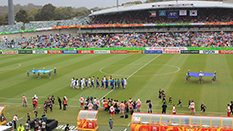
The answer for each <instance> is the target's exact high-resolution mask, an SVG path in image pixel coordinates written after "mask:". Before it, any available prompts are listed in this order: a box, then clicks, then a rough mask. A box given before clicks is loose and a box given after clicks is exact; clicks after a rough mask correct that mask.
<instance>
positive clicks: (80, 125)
mask: <svg viewBox="0 0 233 131" xmlns="http://www.w3.org/2000/svg"><path fill="white" fill-rule="evenodd" d="M98 112H99V111H97V110H80V111H79V113H78V117H77V130H91V131H96V130H97V129H98V128H99V126H98V118H97V115H98Z"/></svg>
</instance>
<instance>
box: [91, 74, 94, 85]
mask: <svg viewBox="0 0 233 131" xmlns="http://www.w3.org/2000/svg"><path fill="white" fill-rule="evenodd" d="M94 81H95V79H94V76H93V77H92V79H91V87H95V86H94Z"/></svg>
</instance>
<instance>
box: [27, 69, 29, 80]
mask: <svg viewBox="0 0 233 131" xmlns="http://www.w3.org/2000/svg"><path fill="white" fill-rule="evenodd" d="M27 76H28V79H30V73H29V70H27Z"/></svg>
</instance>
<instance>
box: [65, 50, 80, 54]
mask: <svg viewBox="0 0 233 131" xmlns="http://www.w3.org/2000/svg"><path fill="white" fill-rule="evenodd" d="M77 53H78V51H77V50H63V51H62V54H77Z"/></svg>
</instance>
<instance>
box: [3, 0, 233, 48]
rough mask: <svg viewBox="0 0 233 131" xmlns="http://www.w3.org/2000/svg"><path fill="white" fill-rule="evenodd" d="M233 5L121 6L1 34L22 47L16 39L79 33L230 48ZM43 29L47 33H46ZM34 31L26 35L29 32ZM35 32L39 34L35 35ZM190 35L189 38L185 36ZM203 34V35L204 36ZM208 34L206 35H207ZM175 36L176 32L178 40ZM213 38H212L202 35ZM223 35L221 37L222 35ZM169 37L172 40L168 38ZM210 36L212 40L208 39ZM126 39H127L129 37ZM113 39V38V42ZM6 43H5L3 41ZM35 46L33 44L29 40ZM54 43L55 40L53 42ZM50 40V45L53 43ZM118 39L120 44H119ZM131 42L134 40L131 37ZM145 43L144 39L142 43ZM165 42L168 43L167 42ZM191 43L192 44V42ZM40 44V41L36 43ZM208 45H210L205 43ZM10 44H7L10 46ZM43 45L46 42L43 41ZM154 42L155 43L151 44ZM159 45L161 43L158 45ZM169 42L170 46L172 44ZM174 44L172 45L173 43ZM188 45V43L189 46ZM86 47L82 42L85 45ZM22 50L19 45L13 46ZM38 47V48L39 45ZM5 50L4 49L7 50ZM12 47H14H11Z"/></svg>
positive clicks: (12, 28)
mask: <svg viewBox="0 0 233 131" xmlns="http://www.w3.org/2000/svg"><path fill="white" fill-rule="evenodd" d="M232 11H233V4H232V3H225V2H213V1H178V2H176V1H165V2H155V3H144V4H138V5H130V6H121V7H118V8H117V7H115V8H109V9H105V10H100V11H96V12H93V13H92V14H90V15H89V16H88V17H82V18H76V19H72V20H61V21H45V22H31V23H26V24H24V27H25V28H24V29H25V30H26V31H25V32H24V31H19V33H17V31H16V30H20V29H21V26H23V25H22V24H18V25H13V26H1V27H0V32H4V31H5V32H6V31H13V32H11V33H14V34H12V35H11V34H9V33H5V34H4V33H3V35H7V37H8V41H9V40H12V39H14V40H15V42H16V44H17V43H19V44H22V43H25V42H18V40H17V39H21V38H27V40H28V38H32V37H37V35H39V36H42V35H48V36H49V35H50V34H52V35H55V34H70V35H71V36H72V37H76V38H77V39H82V37H81V38H80V37H79V36H77V34H91V35H89V36H88V37H91V36H92V34H93V35H94V36H96V34H101V35H97V36H101V39H102V38H103V39H105V38H104V37H102V36H106V35H105V34H113V35H110V36H111V38H114V39H115V41H116V40H118V39H116V38H115V37H116V36H117V35H114V34H116V33H118V34H122V35H123V36H124V34H126V35H127V34H129V35H131V34H135V33H138V34H141V35H146V34H147V33H149V34H150V35H148V37H150V38H155V37H157V36H156V35H155V34H156V33H158V35H160V34H162V33H164V32H167V33H168V34H171V35H169V36H166V37H167V38H168V39H167V38H166V37H165V38H162V39H164V40H162V41H165V43H166V44H164V43H163V45H161V44H159V45H156V44H148V41H147V43H146V44H145V45H141V44H136V45H137V46H174V45H175V46H180V45H182V44H180V43H183V44H184V45H183V46H190V45H193V46H216V43H222V44H218V45H220V46H231V45H232V44H231V35H232V33H231V31H232V29H233V26H232V25H233V23H232V22H233V14H232V13H231V12H232ZM152 14H153V15H152ZM43 29H44V30H43ZM28 30H29V31H30V30H31V31H33V32H27V31H28ZM35 31H36V32H35ZM222 31H223V32H224V35H225V36H226V38H222V39H221V38H220V37H219V33H220V32H222ZM187 32H189V33H188V34H189V36H187V35H184V34H187ZM203 32H204V33H203ZM205 32H206V33H205ZM172 33H175V34H176V33H177V34H178V35H180V36H178V37H174V36H175V35H174V34H172ZM197 34H202V35H201V36H200V37H196V35H197ZM203 35H210V36H208V37H207V36H203ZM220 35H221V34H220ZM169 37H171V38H170V39H169ZM209 37H211V38H209ZM126 39H127V37H126ZM110 40H111V39H110ZM1 41H4V40H1ZM29 41H30V42H32V43H34V41H31V40H29ZM53 41H54V40H53ZM53 41H51V42H53ZM74 41H75V38H74V39H71V38H69V42H70V43H72V44H70V45H67V46H65V47H76V48H78V47H80V45H77V43H75V42H74ZM120 41H121V40H118V41H117V42H120ZM128 41H132V38H131V39H130V40H128ZM142 41H143V40H142ZM152 41H153V40H152ZM166 41H169V42H168V43H167V42H166ZM190 41H192V42H190ZM37 42H38V41H37ZM60 42H61V41H60ZM80 42H81V43H82V42H84V45H83V46H81V47H86V46H87V45H85V44H88V46H87V47H89V46H90V45H91V46H93V45H94V46H97V47H98V46H99V45H101V46H100V47H103V46H110V47H111V46H136V45H135V43H134V44H132V43H131V44H129V45H128V44H126V45H125V44H123V45H121V44H120V45H118V44H115V45H113V43H111V42H112V41H110V42H109V40H108V39H105V42H104V43H108V44H106V45H105V44H103V43H101V44H100V43H93V42H92V41H82V40H81V41H80ZM205 42H208V44H207V45H204V44H203V43H205ZM9 43H10V42H7V44H9ZM42 43H43V42H42ZM152 43H153V42H152ZM156 43H158V42H156ZM169 43H170V44H169ZM171 43H172V44H171ZM177 43H179V44H177ZM187 43H189V44H187ZM82 44H83V43H82ZM15 47H19V46H14V47H13V48H15ZM20 47H21V46H20ZM36 47H37V46H36ZM51 47H57V46H52V45H50V46H45V47H43V48H51ZM4 48H5V47H4ZM11 48H12V47H11Z"/></svg>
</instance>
